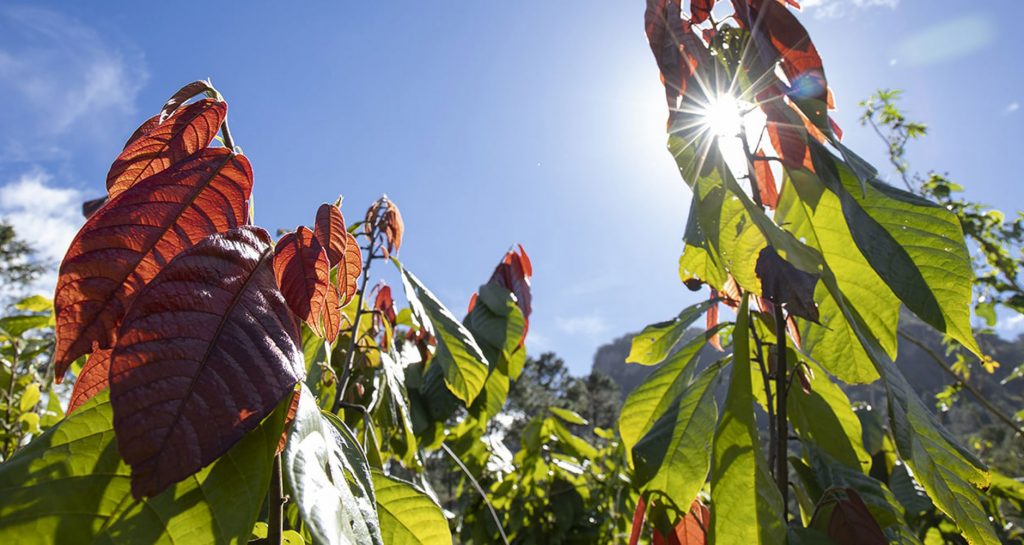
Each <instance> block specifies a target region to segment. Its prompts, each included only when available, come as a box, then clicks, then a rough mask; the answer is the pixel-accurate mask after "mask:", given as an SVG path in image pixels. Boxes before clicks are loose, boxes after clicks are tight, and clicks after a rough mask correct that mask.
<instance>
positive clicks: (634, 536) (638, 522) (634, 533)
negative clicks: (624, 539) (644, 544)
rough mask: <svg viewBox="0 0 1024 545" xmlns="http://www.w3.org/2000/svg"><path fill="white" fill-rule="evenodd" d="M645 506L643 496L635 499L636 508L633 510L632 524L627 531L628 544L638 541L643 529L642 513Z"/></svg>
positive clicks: (644, 510) (634, 544)
mask: <svg viewBox="0 0 1024 545" xmlns="http://www.w3.org/2000/svg"><path fill="white" fill-rule="evenodd" d="M646 511H647V507H646V505H645V504H644V497H643V496H640V497H639V498H638V499H637V500H636V510H635V511H633V526H632V529H631V530H630V532H629V545H636V544H637V543H638V542H639V541H640V533H641V532H642V531H643V529H644V514H645V513H646Z"/></svg>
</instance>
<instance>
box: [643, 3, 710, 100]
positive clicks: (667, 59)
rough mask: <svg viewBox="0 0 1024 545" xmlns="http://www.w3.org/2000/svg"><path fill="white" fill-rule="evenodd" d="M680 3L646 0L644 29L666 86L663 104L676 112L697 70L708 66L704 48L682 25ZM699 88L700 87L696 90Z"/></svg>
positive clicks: (708, 59)
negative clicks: (678, 99)
mask: <svg viewBox="0 0 1024 545" xmlns="http://www.w3.org/2000/svg"><path fill="white" fill-rule="evenodd" d="M680 1H681V0H647V10H646V12H645V13H644V29H645V30H646V32H647V41H648V42H649V44H650V46H651V51H652V52H653V53H654V59H655V61H657V63H658V69H659V70H660V71H661V81H662V83H663V84H664V85H665V101H666V102H667V103H668V106H669V108H671V109H674V108H676V107H677V106H676V99H677V98H678V97H680V96H685V95H686V92H687V90H688V89H689V88H690V86H689V82H690V80H691V79H692V78H693V76H694V74H696V73H697V70H698V69H699V68H701V67H703V66H706V65H710V56H709V54H708V50H707V47H706V46H705V45H704V44H703V43H702V42H701V41H700V38H698V37H697V36H696V35H695V34H694V33H693V32H692V31H691V29H690V27H689V25H688V24H686V23H685V22H684V21H683V18H682V15H681V13H680ZM695 87H698V88H699V86H695Z"/></svg>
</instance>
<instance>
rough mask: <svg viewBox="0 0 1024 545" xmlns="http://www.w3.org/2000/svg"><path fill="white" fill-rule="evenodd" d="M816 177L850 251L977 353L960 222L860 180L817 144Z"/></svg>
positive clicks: (916, 308) (915, 307)
mask: <svg viewBox="0 0 1024 545" xmlns="http://www.w3.org/2000/svg"><path fill="white" fill-rule="evenodd" d="M812 151H813V154H814V160H815V165H816V169H817V171H818V172H819V173H820V175H821V177H822V181H823V182H824V184H825V186H826V187H828V188H829V190H830V191H832V192H833V193H835V194H836V195H837V196H838V197H839V202H840V205H841V206H842V210H843V215H844V216H845V217H846V221H847V223H848V225H849V228H850V233H851V234H852V236H853V240H854V242H856V245H857V248H858V249H859V250H860V251H861V253H862V254H864V257H865V258H867V260H868V262H869V263H871V266H872V267H873V268H874V269H875V271H876V272H877V273H878V275H879V276H880V277H881V278H882V279H883V280H884V281H885V283H886V284H888V286H889V288H891V289H892V291H893V292H894V293H895V294H896V296H898V297H899V298H900V300H901V301H903V304H904V305H906V306H907V308H908V309H910V310H911V311H912V312H913V313H914V314H916V315H917V316H918V317H919V318H921V319H922V320H924V321H925V322H927V323H928V324H930V325H931V326H932V327H934V328H936V329H938V330H939V331H941V332H944V333H946V334H948V335H949V336H951V337H953V338H954V339H956V340H957V341H959V342H960V343H961V344H963V345H964V346H965V347H967V348H968V349H969V350H971V351H972V352H974V353H975V354H977V355H979V356H980V355H981V351H980V349H979V348H978V344H977V342H976V341H975V339H974V335H973V333H972V330H971V324H970V317H971V316H970V314H971V313H970V304H971V286H972V285H973V282H974V273H973V271H972V269H971V259H970V255H969V254H968V252H967V246H966V243H965V242H964V235H963V230H962V228H961V226H960V221H959V220H958V219H957V217H956V215H954V214H953V213H952V212H950V211H949V210H946V209H945V208H943V207H941V206H939V205H937V204H935V203H932V202H930V201H927V200H925V199H923V198H921V197H918V196H916V195H913V194H911V193H908V192H906V191H902V190H899V189H896V188H894V187H891V186H889V185H886V184H884V183H882V182H880V181H878V180H876V179H871V180H868V182H867V184H866V185H865V186H864V188H863V189H862V187H861V183H860V180H859V179H858V177H857V176H856V175H855V174H854V172H853V171H852V170H851V169H850V168H849V167H848V166H846V164H845V163H843V162H842V161H839V160H838V159H835V158H834V156H832V155H831V154H830V153H829V152H828V151H827V150H825V149H824V148H823V147H822V146H820V145H817V144H814V145H813V146H812Z"/></svg>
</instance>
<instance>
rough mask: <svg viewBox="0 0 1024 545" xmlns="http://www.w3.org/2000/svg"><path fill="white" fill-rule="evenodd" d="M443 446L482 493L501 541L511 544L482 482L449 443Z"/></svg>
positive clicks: (481, 495) (506, 544)
mask: <svg viewBox="0 0 1024 545" xmlns="http://www.w3.org/2000/svg"><path fill="white" fill-rule="evenodd" d="M441 448H442V449H444V451H445V452H446V453H448V456H450V457H451V459H452V460H453V461H454V462H455V464H456V465H458V466H459V469H461V470H462V472H463V473H465V474H466V478H467V479H469V482H471V483H473V488H476V491H477V492H478V493H479V494H480V497H481V498H482V499H483V500H484V503H485V504H486V505H487V509H488V510H490V512H491V518H493V519H494V525H495V526H497V527H498V533H499V534H500V535H501V541H502V542H503V543H504V544H505V545H509V543H508V536H507V535H505V529H504V528H502V527H501V519H499V518H498V512H497V511H495V510H494V506H493V505H491V500H489V499H487V493H486V492H484V489H483V487H482V486H480V483H478V482H477V480H476V478H474V477H473V474H472V473H470V472H469V468H468V467H466V464H463V463H462V460H460V459H459V457H458V456H457V455H456V454H455V453H454V452H452V449H450V448H448V445H446V444H444V443H441Z"/></svg>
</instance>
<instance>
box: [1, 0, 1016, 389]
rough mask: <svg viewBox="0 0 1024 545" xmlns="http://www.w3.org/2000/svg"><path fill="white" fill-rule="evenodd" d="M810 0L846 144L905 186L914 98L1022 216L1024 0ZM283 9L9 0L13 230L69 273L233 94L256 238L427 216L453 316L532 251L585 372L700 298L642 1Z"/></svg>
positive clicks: (5, 61)
mask: <svg viewBox="0 0 1024 545" xmlns="http://www.w3.org/2000/svg"><path fill="white" fill-rule="evenodd" d="M804 5H805V11H804V13H803V14H802V15H801V16H800V17H801V19H802V20H803V21H804V23H805V24H806V25H807V27H808V29H809V31H810V34H811V36H812V38H813V39H814V40H815V43H816V45H817V46H818V49H819V51H820V52H821V54H822V56H823V58H824V61H825V67H826V71H827V75H828V77H829V80H830V84H831V85H832V86H833V88H834V89H835V91H836V96H837V99H838V106H839V110H838V112H837V113H836V118H837V120H838V121H839V123H840V124H841V125H842V127H843V128H844V129H845V131H846V142H847V144H848V145H850V146H852V147H853V148H854V149H856V150H858V151H861V152H862V153H863V155H865V156H866V157H868V158H871V159H873V160H875V162H876V164H879V166H883V165H882V164H881V159H882V156H881V152H882V151H883V150H882V148H881V147H880V146H879V144H878V143H877V142H876V141H875V140H874V139H873V135H872V134H871V133H870V132H868V131H867V130H865V129H862V128H860V127H859V126H858V125H857V121H856V118H857V113H858V112H857V109H856V103H857V101H859V100H860V99H862V98H864V97H866V96H867V95H868V94H869V93H871V92H872V91H873V90H874V89H876V88H878V87H895V88H902V89H904V90H905V92H906V95H905V96H906V105H907V106H908V107H909V108H910V110H911V113H912V115H913V116H915V117H917V118H919V119H923V120H925V121H927V122H928V123H929V124H930V126H931V131H932V134H931V135H930V136H929V137H928V139H927V141H926V142H925V143H923V144H918V145H916V146H915V147H913V148H912V149H911V152H910V156H909V158H910V160H911V162H912V164H913V165H914V166H916V167H917V168H919V169H921V170H927V169H936V170H941V171H946V172H948V173H949V174H950V176H952V177H953V178H954V179H955V180H958V181H960V182H961V183H963V185H965V186H967V188H968V192H969V193H968V194H969V196H971V197H972V198H975V199H978V200H981V201H984V202H988V203H992V204H995V205H998V206H1000V207H1002V208H1004V209H1007V210H1008V211H1009V210H1017V209H1020V208H1022V206H1021V205H1022V204H1024V203H1022V200H1021V197H1022V196H1024V190H1022V189H1021V184H1022V182H1021V180H1020V179H1019V178H1020V175H1019V170H1020V169H1017V168H1013V167H1012V166H1011V168H1010V169H1007V168H1006V166H1007V165H1013V162H1012V161H1013V159H1014V158H1015V157H1016V156H1017V155H1018V154H1019V153H1020V149H1021V147H1022V145H1024V111H1021V104H1024V87H1022V86H1024V61H1021V58H1020V52H1021V51H1024V33H1021V32H1020V31H1019V29H1017V28H1016V24H1017V22H1018V21H1020V20H1021V18H1022V17H1024V4H1021V3H1020V2H1019V1H1017V0H990V1H986V2H976V3H970V4H964V3H963V2H954V1H952V0H929V1H925V0H902V1H899V0H811V1H805V2H804ZM100 6H102V9H99V8H100ZM139 6H143V7H142V8H140V7H139ZM283 6H284V4H282V3H279V2H273V3H272V2H249V3H246V4H245V7H244V8H242V7H238V8H235V9H228V8H225V7H223V4H218V5H216V7H214V6H212V5H209V4H203V5H199V4H197V5H195V6H182V5H176V6H175V9H174V10H173V11H171V10H169V9H167V8H165V7H163V6H162V5H160V4H158V3H153V4H144V3H138V2H105V3H102V4H97V3H92V2H67V3H57V2H36V3H32V4H29V3H25V4H18V3H5V4H4V5H3V6H2V7H0V101H2V103H3V104H4V108H2V109H0V215H3V216H6V217H8V218H11V220H12V221H14V222H15V224H16V226H18V227H19V228H21V229H22V231H23V232H25V234H26V235H28V236H29V238H32V239H34V240H36V241H38V243H39V244H40V245H41V246H43V247H44V248H45V249H46V254H47V255H48V256H49V257H51V258H52V259H53V260H54V261H57V260H59V258H60V257H61V256H62V255H63V250H64V248H65V247H66V244H67V242H68V241H69V240H70V237H71V236H72V235H73V234H74V232H75V230H77V228H78V223H79V222H80V220H79V217H78V204H79V202H80V201H81V200H82V199H84V198H88V197H94V196H98V195H100V194H102V192H103V180H104V179H105V175H106V172H107V169H108V168H109V165H110V162H111V161H112V160H113V158H114V156H115V155H116V153H117V151H118V150H119V149H120V146H121V144H122V143H123V141H124V139H125V138H126V137H127V135H128V134H130V133H131V132H132V130H134V128H135V126H136V125H137V124H138V123H139V122H141V121H142V120H143V119H145V118H146V117H148V116H149V115H152V114H153V113H155V112H156V111H157V110H158V109H159V107H160V105H162V103H163V101H164V100H165V99H166V98H167V96H168V95H169V94H170V93H171V92H173V91H174V90H176V89H177V88H178V87H179V86H180V85H181V84H183V83H186V82H188V81H191V80H194V79H200V78H207V77H210V78H212V80H213V83H214V84H215V85H216V86H217V87H218V89H220V90H221V92H222V93H224V94H225V95H226V97H227V99H228V101H229V103H230V114H229V116H230V120H231V127H232V132H233V134H234V136H235V139H236V142H237V144H238V145H240V146H241V147H242V149H243V150H244V152H245V153H246V155H248V156H249V158H250V159H251V161H252V163H253V166H254V169H255V172H256V190H255V198H256V216H257V222H258V223H260V224H261V225H264V226H266V227H268V228H270V229H272V230H273V229H276V228H279V227H281V228H290V227H294V226H295V225H297V224H300V223H309V222H311V221H312V217H313V214H314V213H315V210H316V206H317V205H318V204H319V203H320V202H322V201H329V200H333V199H334V198H336V197H337V196H338V195H339V194H343V195H344V196H345V207H344V211H345V213H346V216H347V217H349V218H358V217H360V216H361V215H362V213H363V211H364V210H365V208H366V206H367V205H368V204H369V203H370V201H372V200H373V199H374V198H376V197H377V196H379V195H380V194H381V193H387V194H388V195H389V196H390V197H391V198H392V199H393V200H395V201H396V202H397V203H398V204H399V206H400V207H401V209H402V211H403V214H404V216H405V221H406V227H407V237H406V241H405V243H404V245H403V248H402V251H401V256H400V257H401V258H402V260H403V261H404V262H405V263H406V265H407V266H408V267H409V268H410V269H412V270H414V271H415V272H416V273H417V274H418V275H419V276H420V277H421V278H422V279H423V280H424V281H425V282H426V283H427V284H428V285H429V286H430V287H431V288H432V289H433V290H434V291H435V293H437V294H438V295H439V296H440V297H441V298H442V299H443V300H444V301H445V302H446V303H447V304H448V306H449V307H450V308H452V309H453V310H454V311H455V312H456V313H461V312H462V310H463V309H464V308H465V305H466V303H467V302H468V299H469V296H470V294H471V293H472V292H473V291H474V290H475V289H476V287H477V286H478V285H479V284H480V283H481V282H483V281H485V280H486V279H487V278H488V276H489V275H490V272H491V269H492V268H493V266H494V264H495V263H496V262H497V260H498V259H499V258H500V257H501V255H502V254H503V252H504V251H505V250H506V249H507V248H508V247H509V246H510V245H511V244H513V243H515V242H521V243H522V244H523V245H524V246H525V247H526V248H527V251H528V252H529V253H530V255H531V257H532V258H533V262H534V272H535V278H534V317H533V320H532V324H531V331H530V335H531V337H530V339H529V342H528V345H529V348H530V351H531V352H533V353H538V352H540V351H543V350H555V351H556V352H558V353H559V354H560V355H562V356H563V357H565V359H566V360H567V362H568V363H569V365H570V368H571V369H572V370H573V371H574V372H577V373H582V372H585V371H586V370H587V369H589V367H590V362H591V358H592V355H593V353H594V350H595V349H596V348H597V347H598V346H599V345H600V344H603V343H604V342H607V341H609V340H611V339H612V338H615V337H617V336H619V335H622V334H624V333H626V332H629V331H634V330H638V329H639V328H640V327H642V326H643V325H644V324H647V323H649V322H653V321H657V320H662V319H666V318H668V317H670V316H672V315H674V314H675V313H676V312H678V310H679V309H680V308H682V307H683V306H685V305H687V304H689V303H692V302H694V301H695V300H696V297H697V296H695V295H693V294H691V293H690V292H689V291H687V290H686V289H685V287H683V286H682V285H681V284H680V282H679V280H678V276H677V274H676V262H677V259H678V255H679V252H680V250H681V247H682V245H681V240H680V239H681V236H682V232H683V226H684V224H685V221H686V214H687V206H688V203H689V192H688V190H687V189H686V188H685V186H684V184H683V182H682V181H681V180H680V179H679V177H678V174H677V173H676V171H675V168H674V165H673V162H672V159H671V157H670V156H669V154H668V153H667V152H666V151H665V150H664V146H663V144H664V134H663V130H664V121H665V117H666V112H665V111H664V109H663V102H662V91H661V90H660V84H659V82H658V75H657V68H656V67H655V65H654V61H653V59H652V57H651V55H650V52H649V49H648V47H647V43H646V38H645V37H644V33H643V23H642V19H643V2H640V1H633V2H627V1H617V2H582V1H568V0H565V1H557V2H556V1H551V0H535V1H534V0H529V1H522V2H501V3H498V2H456V1H442V2H419V3H408V4H400V3H395V2H388V3H382V2H358V3H356V2H303V3H298V2H296V3H290V4H289V6H288V8H287V9H285V8H284V7H283ZM965 6H966V7H965ZM1008 159H1009V160H1008ZM883 170H884V169H883ZM388 277H389V278H392V279H393V278H394V276H393V275H391V274H390V271H389V276H388ZM47 281H48V282H52V277H50V278H48V279H47ZM1022 326H1024V324H1019V323H1013V324H1010V323H1006V324H1004V329H1005V331H1006V332H1007V333H1012V334H1016V333H1017V332H1018V331H1016V328H1017V327H1022Z"/></svg>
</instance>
